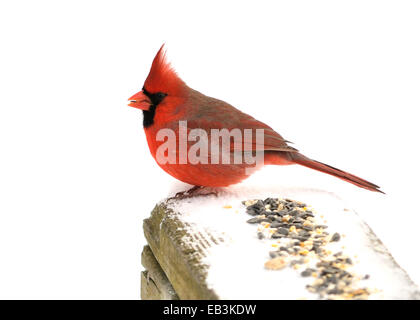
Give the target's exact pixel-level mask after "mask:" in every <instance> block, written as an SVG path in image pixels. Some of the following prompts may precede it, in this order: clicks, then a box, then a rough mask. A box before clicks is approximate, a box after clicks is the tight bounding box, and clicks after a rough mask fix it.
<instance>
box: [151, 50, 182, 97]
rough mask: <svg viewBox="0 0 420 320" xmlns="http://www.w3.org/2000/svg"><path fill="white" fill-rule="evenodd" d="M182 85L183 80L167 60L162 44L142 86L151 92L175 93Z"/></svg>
mask: <svg viewBox="0 0 420 320" xmlns="http://www.w3.org/2000/svg"><path fill="white" fill-rule="evenodd" d="M184 86H185V84H184V82H183V81H182V80H181V79H180V78H179V77H178V75H177V74H176V72H175V70H174V69H173V68H172V66H171V65H170V63H169V62H167V60H166V52H165V50H164V44H163V45H162V46H161V47H160V49H159V51H158V53H157V54H156V56H155V58H154V59H153V63H152V67H151V68H150V72H149V75H148V76H147V79H146V81H145V82H144V87H145V89H146V90H147V91H149V92H151V93H157V92H163V93H167V94H173V95H176V94H177V93H179V91H180V90H181V89H182V88H183V87H184Z"/></svg>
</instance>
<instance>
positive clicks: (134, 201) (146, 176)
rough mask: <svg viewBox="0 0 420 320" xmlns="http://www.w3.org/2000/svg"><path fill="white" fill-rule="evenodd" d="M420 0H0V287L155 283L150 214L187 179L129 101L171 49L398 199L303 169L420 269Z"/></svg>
mask: <svg viewBox="0 0 420 320" xmlns="http://www.w3.org/2000/svg"><path fill="white" fill-rule="evenodd" d="M419 16H420V6H419V4H418V2H416V1H345V2H344V1H316V2H315V1H308V2H304V1H293V2H287V3H281V2H279V1H273V2H264V1H259V2H258V3H257V2H252V3H247V2H245V1H238V2H234V1H229V2H228V1H223V2H218V1H211V2H210V1H209V2H208V3H203V2H199V1H194V2H193V1H166V2H163V1H143V2H142V1H2V2H1V3H0V41H1V43H0V46H1V48H0V298H41V299H42V298H81V299H84V298H128V299H136V298H139V296H140V293H139V292H140V270H141V265H140V252H141V249H142V246H143V245H144V239H143V235H142V229H141V228H142V219H144V218H145V217H147V216H148V214H149V213H150V211H151V210H152V208H153V206H154V204H155V203H156V202H157V201H158V200H159V199H160V198H162V197H164V196H166V194H168V193H169V192H173V191H174V190H182V189H185V188H187V187H188V186H187V185H185V184H183V183H181V182H177V181H176V180H174V179H173V178H172V177H170V176H168V175H167V174H166V173H164V172H163V171H161V169H159V168H158V166H157V165H156V164H155V163H154V160H153V159H152V157H151V156H150V154H149V151H148V148H147V144H146V140H145V137H144V133H143V129H142V124H141V122H142V119H141V118H142V115H141V112H139V111H138V110H135V109H133V108H129V107H127V106H126V99H127V98H129V97H130V96H131V95H132V94H134V93H136V92H137V91H139V90H140V89H141V87H142V85H143V81H144V79H145V77H146V75H147V73H148V71H149V68H150V64H151V62H152V59H153V57H154V55H155V54H156V51H157V50H158V48H159V47H160V45H161V44H162V43H163V42H165V43H166V45H167V49H168V57H169V59H170V61H172V64H173V66H174V67H175V69H176V70H177V71H178V73H179V75H180V76H181V77H182V78H183V79H184V80H185V81H186V82H187V83H188V84H189V85H190V86H191V87H192V88H195V89H197V90H199V91H201V92H203V93H205V94H207V95H210V96H214V97H217V98H220V99H222V100H225V101H228V102H230V103H231V104H233V105H235V106H237V107H239V108H240V109H241V110H243V111H245V112H248V113H251V114H252V115H254V116H256V117H257V118H258V119H260V120H262V121H265V122H267V123H269V124H270V125H271V126H272V127H273V128H275V129H276V130H278V131H279V132H280V133H281V134H282V135H283V136H284V137H285V138H286V139H288V140H291V141H293V142H294V143H295V146H296V147H297V148H299V149H300V150H301V151H303V153H305V154H306V155H308V156H310V157H313V158H314V159H318V160H320V161H323V162H326V163H328V164H331V165H333V166H337V167H339V168H342V169H344V170H348V171H349V172H352V173H354V174H357V175H359V176H361V177H363V178H365V179H368V180H371V181H373V182H375V183H376V184H379V185H380V186H381V187H382V188H383V190H384V191H385V192H387V195H386V196H383V195H379V194H374V193H370V192H368V191H365V190H362V189H358V188H356V187H354V186H353V185H350V184H346V183H344V182H341V181H340V180H338V179H334V178H332V177H330V176H327V175H322V174H320V173H317V172H315V171H311V170H309V169H305V168H302V167H298V166H294V167H270V168H266V169H263V170H262V171H260V172H258V173H257V174H256V175H255V176H254V177H252V178H250V179H249V180H248V181H245V182H244V183H245V184H248V183H249V184H252V183H254V184H255V183H263V181H264V179H267V178H270V179H272V178H273V177H276V178H278V183H279V185H281V186H285V185H286V186H287V185H293V186H307V187H314V188H319V189H324V190H328V191H333V192H335V193H336V194H338V195H339V196H341V197H342V198H343V199H345V200H346V201H348V203H350V205H351V206H352V207H353V208H355V209H356V210H357V211H358V212H359V213H360V214H361V215H362V216H363V218H364V219H365V220H366V221H367V222H368V223H370V224H371V226H372V227H373V229H374V231H375V232H376V233H377V234H378V235H379V236H380V237H381V238H382V239H383V240H384V242H385V244H386V245H387V246H388V247H389V248H390V249H391V251H392V252H393V254H394V255H395V257H396V258H397V260H398V261H399V262H400V263H401V264H402V265H403V266H404V267H405V268H406V269H407V270H408V272H409V273H410V275H411V276H412V278H413V279H415V280H416V281H417V282H420V272H419V271H418V270H420V259H419V258H418V232H419V231H418V230H419V227H420V214H419V203H418V193H419V191H418V189H419V186H418V180H419V178H420V177H419V170H418V167H417V166H418V164H417V162H418V161H419V152H418V147H417V146H418V141H417V140H418V137H419V134H418V133H419V130H418V121H419V120H418V119H419V117H418V109H419V107H420V91H419V88H420V59H419V57H420V44H419V39H420V19H419Z"/></svg>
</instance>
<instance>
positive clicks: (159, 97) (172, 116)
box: [129, 46, 382, 192]
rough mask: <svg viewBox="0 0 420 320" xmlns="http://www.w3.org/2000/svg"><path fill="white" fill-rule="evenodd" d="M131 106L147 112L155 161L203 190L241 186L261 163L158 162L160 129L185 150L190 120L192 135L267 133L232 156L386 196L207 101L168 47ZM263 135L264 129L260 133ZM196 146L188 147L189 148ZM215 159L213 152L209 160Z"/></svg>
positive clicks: (233, 110) (232, 110)
mask: <svg viewBox="0 0 420 320" xmlns="http://www.w3.org/2000/svg"><path fill="white" fill-rule="evenodd" d="M129 101H130V103H129V106H131V107H134V108H138V109H141V110H143V115H144V119H143V127H144V131H145V133H146V138H147V143H148V145H149V149H150V152H151V154H152V156H153V157H154V158H155V160H156V161H157V163H158V165H159V166H160V167H161V168H162V169H163V170H165V171H166V172H167V173H169V174H170V175H172V176H173V177H175V178H176V179H178V180H181V181H183V182H186V183H189V184H192V185H194V186H197V187H198V186H200V187H224V186H228V185H231V184H235V183H238V182H240V181H242V180H243V179H245V178H247V177H248V175H249V173H247V170H246V168H249V167H251V166H252V165H253V166H255V164H247V163H245V162H242V163H239V164H238V163H233V161H232V162H231V163H227V164H226V163H219V164H214V163H210V161H208V163H191V162H189V161H188V162H187V163H182V162H181V161H179V159H180V157H181V156H182V154H181V151H180V150H178V149H176V150H175V153H176V159H177V160H178V161H176V163H169V162H166V163H163V162H162V161H158V160H159V159H157V150H158V148H159V146H160V145H161V144H162V143H164V141H157V140H160V139H156V138H157V135H158V132H159V130H161V129H171V130H173V132H174V133H175V137H176V144H177V146H178V145H180V134H179V122H180V121H187V127H188V129H187V132H191V130H192V129H197V128H200V129H203V130H204V131H205V132H206V133H208V136H209V137H210V135H211V129H223V128H225V129H228V130H232V129H234V128H238V129H239V130H241V132H242V133H244V130H245V129H251V130H253V131H256V129H263V136H264V143H263V144H258V142H256V140H252V142H251V143H248V144H246V143H244V144H242V143H241V144H238V143H236V142H233V143H232V142H231V143H230V153H231V155H234V153H235V152H241V153H246V152H254V154H255V152H263V155H264V163H263V164H265V165H270V164H271V165H289V164H300V165H302V166H305V167H308V168H311V169H315V170H318V171H321V172H325V173H328V174H330V175H333V176H336V177H338V178H340V179H342V180H344V181H347V182H350V183H352V184H354V185H356V186H358V187H361V188H365V189H367V190H371V191H376V192H382V191H381V190H379V187H378V186H377V185H375V184H373V183H371V182H369V181H366V180H364V179H362V178H359V177H357V176H355V175H352V174H350V173H347V172H345V171H342V170H340V169H336V168H334V167H331V166H329V165H327V164H324V163H321V162H318V161H315V160H312V159H310V158H307V157H306V156H304V155H303V154H301V153H299V151H298V150H296V149H295V148H293V147H291V146H289V145H288V144H287V143H288V141H286V140H284V139H283V138H282V136H281V135H279V134H278V133H277V132H276V131H274V130H273V129H272V128H271V127H269V126H268V125H266V124H265V123H262V122H260V121H258V120H256V119H254V118H253V117H251V116H250V115H247V114H245V113H243V112H241V111H239V110H238V109H236V108H234V107H233V106H231V105H230V104H228V103H226V102H224V101H221V100H218V99H215V98H211V97H208V96H205V95H204V94H202V93H200V92H198V91H196V90H194V89H191V88H190V87H188V86H187V85H186V84H185V83H184V81H182V80H181V79H180V78H179V77H178V75H177V74H176V73H175V71H174V70H173V69H172V68H171V66H170V65H169V64H168V63H167V62H166V59H165V53H164V51H163V46H162V47H161V48H160V50H159V51H158V53H157V55H156V57H155V58H154V60H153V64H152V67H151V69H150V72H149V75H148V77H147V79H146V81H145V82H144V86H143V89H142V91H140V92H138V93H136V94H135V95H134V96H132V97H131V98H130V99H129ZM260 131H261V130H260ZM191 145H192V142H191V141H188V142H187V148H188V150H189V148H190V147H191ZM206 156H207V157H208V158H210V157H211V154H210V153H209V154H208V155H206Z"/></svg>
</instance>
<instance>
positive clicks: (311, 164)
mask: <svg viewBox="0 0 420 320" xmlns="http://www.w3.org/2000/svg"><path fill="white" fill-rule="evenodd" d="M288 156H289V159H290V160H291V161H292V162H294V163H297V164H300V165H301V166H305V167H308V168H311V169H314V170H318V171H321V172H325V173H328V174H330V175H332V176H335V177H337V178H340V179H342V180H344V181H347V182H350V183H352V184H354V185H356V186H358V187H360V188H364V189H367V190H370V191H375V192H380V193H384V192H382V191H381V190H379V188H380V187H379V186H377V185H376V184H373V183H372V182H369V181H366V180H364V179H362V178H359V177H357V176H355V175H352V174H351V173H348V172H345V171H342V170H340V169H337V168H334V167H331V166H329V165H327V164H325V163H322V162H318V161H315V160H312V159H309V158H307V157H305V156H304V155H302V154H300V153H297V152H296V153H288Z"/></svg>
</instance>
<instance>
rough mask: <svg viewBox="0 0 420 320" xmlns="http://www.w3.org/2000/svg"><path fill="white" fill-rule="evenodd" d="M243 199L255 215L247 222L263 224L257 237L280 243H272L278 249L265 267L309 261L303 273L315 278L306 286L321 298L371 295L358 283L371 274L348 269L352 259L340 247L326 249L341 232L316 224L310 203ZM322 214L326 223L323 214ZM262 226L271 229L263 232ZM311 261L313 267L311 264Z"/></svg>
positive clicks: (337, 238)
mask: <svg viewBox="0 0 420 320" xmlns="http://www.w3.org/2000/svg"><path fill="white" fill-rule="evenodd" d="M242 203H243V204H244V205H245V206H246V212H247V213H248V214H249V215H251V216H254V217H253V218H251V219H249V220H247V222H248V223H250V224H259V225H260V227H259V230H258V232H257V237H258V238H259V239H263V238H271V239H277V243H275V244H272V245H271V246H272V248H275V251H270V252H269V256H270V258H271V259H270V260H268V261H267V262H266V263H265V264H264V266H265V268H266V269H269V270H280V269H283V268H285V267H286V266H287V265H289V266H290V267H291V268H293V269H295V270H298V269H299V267H300V266H303V265H306V266H307V267H306V268H305V269H304V270H303V271H302V272H300V275H301V276H302V277H305V278H310V277H312V278H315V280H314V281H313V283H311V284H308V285H307V286H306V288H307V290H308V291H309V292H312V293H315V294H318V295H319V297H320V298H321V299H367V298H368V297H369V294H370V292H369V290H368V289H367V288H360V287H359V286H358V281H359V280H366V279H368V278H369V275H364V276H359V275H356V274H354V273H352V272H350V271H348V270H347V269H348V268H350V267H351V266H352V265H353V261H352V259H351V258H350V257H348V256H346V255H345V254H344V253H343V252H341V251H340V252H335V253H333V252H331V251H330V250H327V249H326V247H325V246H326V245H327V244H328V243H330V242H339V241H340V240H341V237H342V235H340V234H339V233H338V232H334V233H333V234H332V236H330V235H329V233H328V232H327V231H325V229H327V228H328V225H326V224H315V223H314V221H315V214H314V212H313V211H312V210H311V208H310V207H309V206H308V205H307V204H305V203H302V202H299V201H294V200H291V199H277V198H267V199H265V200H257V199H256V200H247V201H243V202H242ZM320 217H321V218H322V222H324V223H325V222H326V221H325V220H324V217H323V216H322V215H321V216H320ZM262 230H268V232H267V231H264V232H266V233H263V232H262ZM267 233H268V235H267ZM272 250H273V249H272ZM310 264H312V265H314V267H313V268H312V267H308V265H310Z"/></svg>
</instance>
